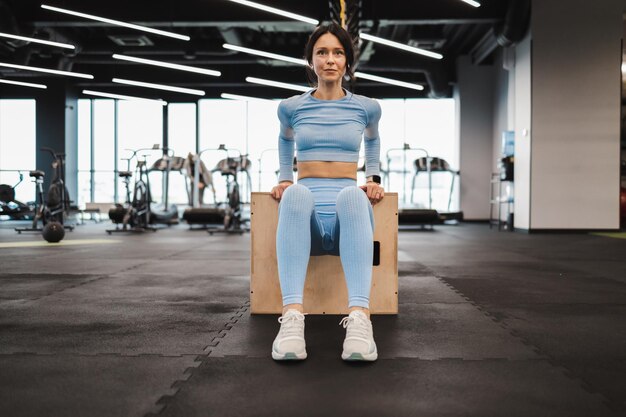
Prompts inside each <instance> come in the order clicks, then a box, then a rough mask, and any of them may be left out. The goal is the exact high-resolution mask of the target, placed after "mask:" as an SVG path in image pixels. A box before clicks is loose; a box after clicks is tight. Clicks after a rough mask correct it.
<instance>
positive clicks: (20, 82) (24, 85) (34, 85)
mask: <svg viewBox="0 0 626 417" xmlns="http://www.w3.org/2000/svg"><path fill="white" fill-rule="evenodd" d="M0 83H2V84H11V85H19V86H21V87H31V88H41V89H44V90H45V89H46V88H48V87H46V86H45V85H43V84H33V83H25V82H22V81H13V80H5V79H4V78H0Z"/></svg>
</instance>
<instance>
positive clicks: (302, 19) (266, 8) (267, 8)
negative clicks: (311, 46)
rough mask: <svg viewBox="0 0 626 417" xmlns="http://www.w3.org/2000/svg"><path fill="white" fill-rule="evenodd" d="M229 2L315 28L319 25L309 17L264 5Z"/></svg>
mask: <svg viewBox="0 0 626 417" xmlns="http://www.w3.org/2000/svg"><path fill="white" fill-rule="evenodd" d="M229 1H232V2H233V3H239V4H243V5H244V6H248V7H254V8H255V9H259V10H263V11H266V12H270V13H274V14H277V15H280V16H284V17H288V18H290V19H294V20H299V21H300V22H304V23H310V24H312V25H315V26H317V25H318V24H319V23H320V22H319V20H315V19H311V18H309V17H305V16H301V15H299V14H295V13H291V12H286V11H284V10H280V9H277V8H275V7H270V6H265V5H264V4H259V3H255V2H253V1H248V0H229Z"/></svg>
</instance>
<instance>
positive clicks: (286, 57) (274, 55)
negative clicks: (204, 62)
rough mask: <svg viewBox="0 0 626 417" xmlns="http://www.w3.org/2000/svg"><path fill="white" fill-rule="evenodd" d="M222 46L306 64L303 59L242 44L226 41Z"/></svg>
mask: <svg viewBox="0 0 626 417" xmlns="http://www.w3.org/2000/svg"><path fill="white" fill-rule="evenodd" d="M222 46H223V47H224V48H226V49H230V50H232V51H237V52H244V53H246V54H252V55H258V56H262V57H265V58H270V59H277V60H279V61H286V62H291V63H292V64H298V65H306V63H307V62H306V61H305V60H304V59H299V58H292V57H290V56H285V55H279V54H274V53H272V52H265V51H259V50H258V49H251V48H245V47H243V46H237V45H230V44H228V43H225V44H224V45H222Z"/></svg>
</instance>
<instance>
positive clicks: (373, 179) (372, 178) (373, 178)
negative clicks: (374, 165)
mask: <svg viewBox="0 0 626 417" xmlns="http://www.w3.org/2000/svg"><path fill="white" fill-rule="evenodd" d="M367 178H368V179H367V181H368V182H369V181H371V182H375V183H376V184H380V175H370V176H369V177H367Z"/></svg>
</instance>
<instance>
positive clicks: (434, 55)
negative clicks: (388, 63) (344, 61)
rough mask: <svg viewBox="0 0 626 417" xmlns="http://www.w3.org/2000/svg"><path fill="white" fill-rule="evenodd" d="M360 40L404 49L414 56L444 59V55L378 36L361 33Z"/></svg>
mask: <svg viewBox="0 0 626 417" xmlns="http://www.w3.org/2000/svg"><path fill="white" fill-rule="evenodd" d="M359 36H360V38H361V39H363V40H366V41H371V42H376V43H380V44H383V45H387V46H391V47H392V48H398V49H402V50H403V51H408V52H413V53H414V54H419V55H424V56H428V57H430V58H435V59H442V58H443V55H441V54H438V53H436V52H431V51H427V50H425V49H421V48H415V47H413V46H409V45H405V44H403V43H399V42H394V41H390V40H388V39H383V38H379V37H378V36H373V35H370V34H367V33H361V34H360V35H359Z"/></svg>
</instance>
